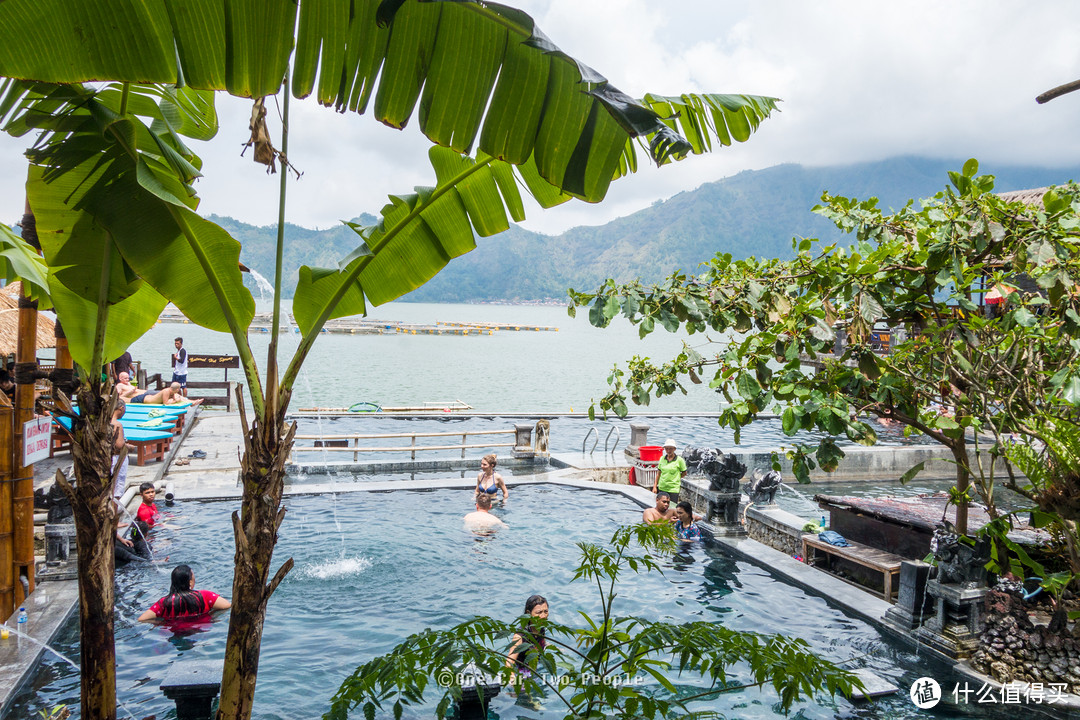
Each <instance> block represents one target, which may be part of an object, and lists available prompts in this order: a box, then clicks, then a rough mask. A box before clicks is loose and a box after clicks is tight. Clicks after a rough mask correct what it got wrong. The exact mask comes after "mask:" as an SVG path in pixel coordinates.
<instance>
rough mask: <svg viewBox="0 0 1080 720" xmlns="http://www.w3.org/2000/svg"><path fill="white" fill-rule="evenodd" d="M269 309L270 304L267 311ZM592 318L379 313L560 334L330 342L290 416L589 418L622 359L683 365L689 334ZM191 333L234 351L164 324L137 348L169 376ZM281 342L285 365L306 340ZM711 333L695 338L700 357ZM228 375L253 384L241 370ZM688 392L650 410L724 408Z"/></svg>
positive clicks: (195, 348)
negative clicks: (452, 408)
mask: <svg viewBox="0 0 1080 720" xmlns="http://www.w3.org/2000/svg"><path fill="white" fill-rule="evenodd" d="M259 309H260V310H264V309H268V307H267V306H266V305H265V304H264V303H260V304H259ZM587 315H588V312H587V310H584V311H582V312H581V313H579V317H577V318H576V319H572V318H570V317H568V316H567V312H566V308H565V307H555V306H533V305H449V304H427V303H390V304H387V305H384V306H381V307H378V308H371V309H370V310H369V314H368V317H369V318H372V319H380V320H383V319H385V320H398V321H403V322H409V323H424V324H434V323H435V322H436V321H447V322H489V323H521V324H527V325H548V326H555V327H558V328H559V331H558V332H534V331H518V332H514V331H496V332H495V333H494V334H492V335H468V336H460V335H404V334H394V335H334V334H326V335H323V336H322V337H320V338H319V339H318V340H317V341H316V343H315V346H314V348H313V349H312V351H311V353H310V355H309V357H308V359H307V362H306V364H305V366H304V370H303V371H302V373H301V375H300V379H299V381H298V382H297V385H296V394H295V396H294V398H293V401H292V405H291V408H292V409H297V408H301V407H309V406H327V407H347V406H349V405H352V404H353V403H356V402H360V401H369V402H376V403H379V404H381V405H391V406H393V405H399V406H400V405H417V404H422V403H425V402H433V401H437V402H443V401H448V400H461V401H462V402H465V403H468V404H469V405H471V406H473V407H474V408H476V409H477V410H483V411H490V412H521V411H525V412H531V411H544V412H569V411H574V412H583V411H585V410H587V409H588V407H589V403H590V401H591V400H592V399H593V398H596V399H599V398H601V397H603V396H604V395H605V394H606V393H607V381H606V379H607V376H608V374H609V373H610V371H611V368H612V366H613V365H614V364H615V363H624V362H625V361H626V360H627V359H629V358H631V357H633V356H634V355H646V356H650V357H653V358H654V359H658V360H667V359H669V358H670V357H673V356H674V355H675V354H676V353H677V352H678V351H679V349H680V348H681V347H682V336H680V335H674V334H672V333H668V332H667V331H665V330H660V331H658V332H655V333H653V335H651V336H649V337H648V338H646V339H645V340H639V339H638V335H637V328H636V327H634V326H632V325H630V323H629V322H626V321H623V320H618V321H617V322H613V323H612V326H611V327H610V328H607V329H598V328H594V327H592V326H591V325H590V324H589V321H588V317H587ZM176 336H183V338H184V345H185V347H186V348H187V350H188V352H190V353H206V354H222V355H235V354H236V349H235V346H234V344H233V341H232V337H231V336H229V335H228V334H225V333H216V332H212V331H209V330H206V329H204V328H200V327H197V326H195V325H190V324H177V323H159V324H158V325H157V326H155V327H154V328H153V329H151V330H150V332H148V333H147V334H146V335H144V336H143V337H142V338H140V339H139V340H138V341H136V342H135V343H134V345H133V346H132V347H131V354H132V356H133V357H134V358H135V359H136V360H141V361H142V363H143V367H144V368H145V369H146V370H147V371H148V373H150V374H153V373H157V372H160V373H162V375H163V376H165V377H170V376H171V373H172V369H171V367H170V357H171V355H172V353H173V350H174V348H173V338H174V337H176ZM299 337H300V336H299V335H298V334H296V333H295V332H293V333H289V334H287V335H282V338H281V342H280V352H279V355H280V357H281V361H282V362H283V363H285V362H287V361H288V359H289V358H291V357H292V354H293V351H294V350H295V349H296V346H297V344H298V342H299ZM701 340H702V336H700V335H698V336H696V337H695V338H693V342H694V344H695V346H697V347H698V348H699V349H701ZM251 344H252V346H253V349H254V352H255V357H256V359H257V361H258V363H259V367H260V370H262V369H264V368H265V365H266V351H267V348H268V346H269V333H252V334H251ZM189 378H190V379H191V380H221V379H222V378H223V373H222V371H221V370H192V371H190V375H189ZM229 379H236V380H239V381H243V374H242V372H241V371H240V370H230V371H229ZM689 390H690V392H689V394H688V395H686V396H683V395H681V394H680V395H678V396H675V397H670V398H663V399H659V400H656V401H655V402H653V403H652V405H651V406H650V409H651V410H654V411H656V410H660V411H680V412H688V411H704V412H715V411H716V410H717V409H718V408H719V400H720V396H719V395H717V394H716V393H715V392H714V391H712V390H710V389H709V388H708V387H707V385H691V386H689Z"/></svg>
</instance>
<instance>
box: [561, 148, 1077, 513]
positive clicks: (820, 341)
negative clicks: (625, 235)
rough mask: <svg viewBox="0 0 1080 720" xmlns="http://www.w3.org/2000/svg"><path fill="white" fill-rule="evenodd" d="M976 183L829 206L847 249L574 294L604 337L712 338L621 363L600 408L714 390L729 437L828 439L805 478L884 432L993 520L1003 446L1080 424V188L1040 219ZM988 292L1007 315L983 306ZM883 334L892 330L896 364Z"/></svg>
mask: <svg viewBox="0 0 1080 720" xmlns="http://www.w3.org/2000/svg"><path fill="white" fill-rule="evenodd" d="M977 171H978V164H977V163H976V162H975V161H974V160H971V161H968V162H967V163H966V164H965V165H964V168H963V170H962V171H961V172H952V173H949V178H950V181H951V185H950V186H949V187H947V188H946V189H945V190H944V191H942V192H941V193H939V194H938V195H936V196H935V197H934V198H931V199H929V200H926V201H923V202H922V203H921V204H919V205H916V203H914V202H909V203H908V204H907V205H906V206H905V207H904V208H902V209H901V210H899V211H897V212H895V213H892V214H885V213H883V212H882V211H881V210H880V209H879V208H878V207H877V201H876V199H874V198H871V199H869V200H865V201H859V200H855V199H849V198H843V197H832V196H829V195H828V194H826V195H825V196H824V198H823V204H822V205H820V206H818V207H817V208H815V211H816V212H819V213H821V214H822V215H824V216H826V217H828V218H830V219H831V220H832V221H833V222H835V223H836V225H837V227H839V228H840V229H841V230H843V231H844V232H847V233H851V234H853V235H854V243H853V244H852V245H851V246H844V245H840V244H832V245H829V246H826V247H821V246H820V245H819V244H817V243H815V242H814V241H812V240H810V239H803V240H796V241H794V242H793V247H794V249H795V251H796V253H797V254H796V257H795V258H794V259H793V260H786V261H780V260H770V259H760V258H750V259H747V260H733V259H732V257H731V256H730V255H721V256H717V257H716V258H714V259H713V260H712V261H711V262H710V263H708V264H707V265H705V266H703V270H702V272H701V273H700V274H699V275H696V276H689V275H686V274H683V273H682V272H677V273H675V274H673V275H672V276H671V277H670V278H668V280H667V281H666V282H664V283H662V284H659V285H653V286H647V287H646V286H643V285H641V284H640V283H628V284H622V285H619V284H616V283H614V282H611V281H608V282H607V283H605V284H604V285H602V286H601V287H600V288H599V289H597V290H596V291H595V292H591V293H582V292H576V291H571V292H570V294H571V297H572V303H573V304H572V306H571V309H570V310H571V313H573V311H574V308H576V307H579V306H588V307H589V317H590V320H591V321H592V323H593V324H594V325H597V326H604V325H606V324H607V323H608V322H610V320H611V319H612V318H614V317H615V316H616V315H619V314H622V315H625V316H626V317H628V318H629V319H630V320H631V321H632V322H634V323H636V324H637V325H638V327H639V331H640V334H641V335H642V336H643V337H644V336H645V335H646V334H648V333H651V332H653V331H654V330H656V329H657V328H658V327H663V328H665V329H667V330H669V331H675V330H678V329H679V328H684V329H685V330H686V332H688V333H689V334H690V335H691V336H692V339H693V338H696V337H699V336H700V337H702V343H701V344H696V343H686V344H684V348H683V350H682V352H680V353H679V354H678V356H676V357H674V358H672V359H670V360H668V361H666V362H657V361H653V360H652V359H649V358H641V357H639V358H634V359H633V360H632V361H631V362H630V363H629V364H628V367H627V368H626V369H625V370H624V369H621V368H618V367H617V368H616V369H615V371H614V373H613V375H612V381H613V385H612V388H611V392H610V393H609V394H608V395H607V396H606V397H604V398H602V399H601V400H600V401H599V405H600V408H601V409H603V410H604V411H608V410H611V411H614V412H616V413H618V414H625V413H626V412H627V403H628V402H634V403H636V404H639V405H645V404H648V402H649V400H650V398H651V397H653V396H654V395H656V396H659V395H667V394H671V393H674V392H686V383H688V382H689V383H704V382H708V384H709V386H710V387H712V388H714V389H715V390H716V392H718V393H720V394H721V395H722V396H723V398H724V400H725V401H726V405H725V406H724V409H723V410H722V412H721V415H720V420H719V422H720V424H721V425H722V426H727V427H732V428H735V430H736V439H737V438H738V430H739V428H740V427H742V426H744V425H746V424H748V423H751V422H754V421H755V420H756V419H757V418H758V417H759V416H760V415H761V414H763V413H770V412H780V413H782V417H783V429H784V432H785V433H788V434H791V435H793V434H794V433H796V432H797V431H798V430H800V429H811V428H816V429H818V430H821V431H824V432H825V433H827V434H828V436H827V437H825V439H823V440H822V441H821V442H820V443H819V444H818V446H817V447H815V448H809V447H803V446H798V447H797V448H796V450H794V451H792V453H791V455H792V457H793V460H794V461H795V462H794V467H795V473H796V476H797V477H798V478H799V479H800V481H807V480H808V476H807V475H808V469H809V468H810V467H813V466H814V464H815V461H816V464H818V465H820V466H821V467H822V469H824V470H830V469H833V468H835V467H836V465H837V463H839V462H841V461H842V458H843V455H844V453H843V451H842V450H841V449H840V448H839V447H838V446H837V445H836V442H835V440H834V438H835V437H836V436H842V435H846V436H847V437H849V438H851V439H852V440H855V441H857V442H860V443H863V444H868V445H869V444H873V443H874V442H875V441H876V433H875V431H874V428H873V426H872V425H870V424H868V423H867V422H866V419H867V418H868V417H873V416H876V417H879V418H885V419H887V420H891V421H896V422H899V423H902V424H903V425H904V426H905V427H906V428H907V431H908V432H919V433H924V434H926V435H928V436H930V437H931V438H933V439H935V440H937V441H938V442H940V443H942V444H943V445H945V446H946V447H948V448H949V449H950V451H951V452H952V455H953V458H954V460H955V462H956V465H957V488H956V490H955V495H954V500H956V501H957V502H958V503H959V504H960V505H961V506H963V505H964V500H965V498H967V497H968V495H967V488H968V481H969V479H970V478H971V477H975V478H976V480H977V481H978V489H979V491H980V496H981V498H982V500H983V501H984V502H985V503H986V504H987V505H988V506H989V509H990V511H991V514H992V515H996V508H995V501H994V495H993V487H994V480H995V477H994V474H995V467H996V466H995V465H994V464H992V463H991V462H989V461H990V460H991V459H992V457H994V456H995V455H999V454H1000V453H1001V452H1002V448H1003V447H1004V444H1005V440H1006V439H1007V438H1009V437H1010V436H1011V435H1012V434H1017V435H1018V436H1023V437H1028V438H1037V437H1038V436H1039V433H1040V427H1041V426H1042V423H1045V422H1046V420H1047V419H1048V418H1049V419H1051V420H1053V419H1059V420H1064V421H1069V422H1075V421H1076V419H1077V411H1076V405H1077V403H1080V292H1078V290H1077V282H1078V280H1080V243H1078V239H1080V216H1078V211H1080V188H1078V187H1077V186H1075V185H1068V186H1064V187H1059V188H1053V189H1050V190H1048V191H1046V192H1045V193H1044V194H1043V195H1042V198H1041V202H1040V203H1039V204H1038V205H1035V206H1030V205H1026V204H1024V203H1022V202H1018V201H1010V200H1008V199H1006V198H1003V197H1002V196H1000V195H996V194H994V193H993V188H994V179H993V177H991V176H978V175H977ZM994 296H996V297H997V298H1000V303H999V304H996V305H987V304H986V300H985V299H986V298H987V297H991V302H992V300H993V297H994ZM882 332H891V334H892V338H891V340H892V342H891V345H890V347H889V349H888V351H887V352H885V351H883V350H882V348H881V345H880V342H879V340H880V334H881V333H882ZM705 333H719V335H712V336H705ZM838 333H840V334H841V335H842V338H843V339H842V342H840V343H839V345H838V343H837V336H838ZM834 351H835V352H834ZM811 366H816V367H817V368H818V369H817V370H816V371H814V370H810V369H809V368H810V367H811ZM706 369H708V370H709V371H711V376H710V375H707V374H706ZM969 439H970V440H971V443H969V442H968V440H969ZM982 451H987V452H982ZM918 470H919V466H917V467H916V468H913V469H912V471H911V472H909V473H908V474H907V475H906V476H905V478H904V479H905V480H906V479H909V478H910V477H911V476H912V475H914V473H915V472H917V471H918ZM999 479H1000V474H999ZM1011 484H1013V485H1016V483H1015V482H1013V483H1011ZM1017 487H1019V486H1018V485H1017ZM960 523H961V518H960V516H958V524H960Z"/></svg>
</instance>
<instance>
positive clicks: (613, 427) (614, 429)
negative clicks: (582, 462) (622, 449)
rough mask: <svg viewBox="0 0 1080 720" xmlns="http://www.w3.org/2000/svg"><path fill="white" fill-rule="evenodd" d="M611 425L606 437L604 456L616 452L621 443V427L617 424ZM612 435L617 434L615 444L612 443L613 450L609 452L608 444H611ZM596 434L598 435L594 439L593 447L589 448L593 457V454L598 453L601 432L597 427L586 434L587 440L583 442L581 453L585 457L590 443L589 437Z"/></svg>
mask: <svg viewBox="0 0 1080 720" xmlns="http://www.w3.org/2000/svg"><path fill="white" fill-rule="evenodd" d="M610 425H611V427H610V429H609V430H608V434H607V435H605V436H604V454H605V455H607V454H608V453H609V452H615V450H616V449H618V447H619V442H620V436H619V426H618V425H616V424H615V423H610ZM612 433H615V442H614V443H612V445H611V450H608V443H609V442H611V434H612ZM594 434H595V435H596V437H595V438H594V439H593V444H592V447H591V448H589V454H590V455H592V454H593V452H595V451H596V446H597V445H599V444H600V432H599V431H598V430H597V429H596V427H595V426H593V427H591V428H589V432H587V433H585V439H584V440H582V441H581V453H582V454H583V455H584V454H585V444H586V443H588V442H589V437H590V436H591V435H594Z"/></svg>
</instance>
